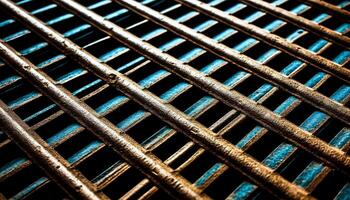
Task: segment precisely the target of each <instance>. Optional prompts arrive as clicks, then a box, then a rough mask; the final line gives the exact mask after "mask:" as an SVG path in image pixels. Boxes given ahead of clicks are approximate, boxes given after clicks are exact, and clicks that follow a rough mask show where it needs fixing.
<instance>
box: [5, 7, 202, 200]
mask: <svg viewBox="0 0 350 200" xmlns="http://www.w3.org/2000/svg"><path fill="white" fill-rule="evenodd" d="M7 3H9V5H11V6H16V5H15V4H13V3H11V2H7ZM7 53H8V55H2V58H3V59H4V60H5V61H6V62H7V63H8V64H9V65H10V66H12V67H14V69H15V70H16V71H17V72H18V73H20V74H21V75H22V76H23V77H24V78H26V79H27V80H28V81H29V82H31V83H32V84H33V86H35V87H36V88H37V89H38V90H40V91H41V92H42V93H43V94H45V95H46V96H48V97H49V98H50V99H51V100H52V101H54V102H55V103H57V105H58V106H60V107H61V108H62V109H63V110H65V111H66V112H67V113H68V114H69V115H71V116H72V117H73V118H75V119H76V120H77V121H78V122H80V123H81V124H82V125H83V126H85V128H86V129H88V130H90V131H91V132H93V133H95V134H96V136H98V137H99V138H100V139H101V140H102V141H104V142H105V143H106V144H109V145H110V146H111V147H112V148H113V149H114V150H115V151H117V152H118V153H119V154H120V156H121V157H123V158H124V159H125V160H126V161H127V162H129V163H130V164H131V165H133V166H134V167H136V168H137V169H138V170H140V171H141V172H142V173H143V174H145V175H146V176H147V177H148V178H149V179H151V180H152V181H153V182H154V183H155V184H156V185H158V186H159V187H161V188H163V189H164V190H165V191H167V192H169V194H170V195H173V196H174V197H177V198H179V197H182V198H188V199H205V198H206V196H205V195H199V194H198V193H197V192H196V189H195V188H194V187H193V186H192V185H191V184H190V183H188V182H187V180H185V179H183V178H181V177H180V176H179V175H176V174H175V173H173V172H172V170H171V169H170V168H169V167H168V166H166V165H164V164H162V162H161V161H160V160H159V159H156V158H155V157H154V156H153V155H152V154H150V153H149V152H147V151H146V150H145V149H144V148H142V147H141V146H140V145H139V144H138V143H136V142H135V141H134V140H133V139H131V138H130V137H128V136H127V135H125V134H123V132H121V131H120V130H119V129H117V128H116V127H115V126H114V125H113V124H112V123H110V122H109V121H108V120H106V119H105V118H102V117H99V116H98V114H97V113H96V112H95V111H94V110H92V109H91V108H90V107H88V106H87V105H86V104H85V103H83V102H81V101H79V100H78V99H77V98H76V97H74V96H73V95H71V94H70V93H69V92H67V91H65V89H64V88H62V87H60V86H58V85H56V84H55V83H53V82H52V80H51V79H50V78H49V77H47V75H45V74H44V73H42V72H39V71H38V69H37V68H36V67H35V66H34V65H33V64H31V63H30V62H29V61H28V60H26V59H24V58H23V57H20V56H19V55H17V54H16V53H14V51H11V52H7Z"/></svg>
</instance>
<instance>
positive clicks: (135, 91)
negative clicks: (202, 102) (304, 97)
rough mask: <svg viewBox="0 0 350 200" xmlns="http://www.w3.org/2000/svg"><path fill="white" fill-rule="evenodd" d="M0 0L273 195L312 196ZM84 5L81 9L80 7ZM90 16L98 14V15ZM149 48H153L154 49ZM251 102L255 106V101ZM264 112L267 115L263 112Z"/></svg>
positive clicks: (13, 11)
mask: <svg viewBox="0 0 350 200" xmlns="http://www.w3.org/2000/svg"><path fill="white" fill-rule="evenodd" d="M0 2H1V5H2V7H4V8H7V11H8V12H10V13H11V14H12V15H13V16H15V18H17V19H18V20H19V21H21V22H22V23H24V24H25V25H27V26H28V27H29V28H30V29H32V30H33V31H35V32H36V33H38V34H39V35H40V36H42V37H43V38H44V39H45V40H47V41H48V42H50V43H51V44H53V45H54V46H56V47H57V48H59V49H61V50H62V51H63V52H64V53H65V54H66V55H68V56H70V57H71V58H72V59H73V60H76V61H78V62H79V63H80V64H82V65H83V66H85V67H86V68H88V69H89V70H90V71H91V72H93V73H94V74H95V75H97V76H99V77H100V78H102V79H103V80H104V81H106V82H108V83H109V84H110V85H112V86H114V87H116V88H117V89H119V90H120V91H122V92H123V93H125V94H126V95H127V96H129V97H131V98H132V99H133V100H135V101H137V102H139V103H140V104H141V105H142V106H144V107H145V108H147V109H149V110H150V111H151V112H152V113H154V114H156V115H157V116H158V117H160V118H162V119H163V120H164V121H166V122H167V123H168V124H169V125H171V126H172V127H174V128H175V129H176V130H178V131H180V132H183V133H185V134H186V135H187V136H189V137H190V138H192V139H193V140H194V141H196V142H197V143H199V144H200V145H202V146H203V147H205V148H206V149H208V150H209V151H212V152H213V153H214V154H215V155H216V156H218V157H219V158H221V159H222V160H223V161H224V162H226V163H228V165H230V166H232V167H235V168H238V169H239V170H240V171H241V172H242V173H244V174H245V175H246V176H248V177H249V178H250V179H251V180H252V181H254V182H255V183H257V184H259V185H260V186H261V187H263V188H265V189H266V190H268V191H270V192H272V193H273V194H275V195H278V196H282V197H288V198H293V199H300V198H308V199H309V198H311V199H312V197H311V196H309V194H308V193H306V192H305V191H304V190H301V189H300V188H299V187H295V185H293V184H291V183H289V182H288V181H286V180H285V179H284V178H282V177H281V176H280V175H278V174H276V173H274V172H272V171H271V170H270V169H269V168H266V167H265V166H263V165H262V164H261V163H259V162H257V161H256V160H254V159H252V158H251V157H249V156H247V155H246V154H245V153H244V152H243V151H241V150H239V149H237V148H236V147H235V146H234V145H232V144H231V143H229V142H227V141H226V140H224V139H222V138H220V137H217V136H215V134H214V133H213V132H211V131H210V130H208V129H206V128H205V127H203V126H202V125H201V124H199V123H198V122H195V121H194V120H192V119H189V118H188V116H185V115H184V114H183V113H181V112H180V111H178V110H177V109H175V108H174V107H172V106H170V105H166V104H164V103H163V102H162V101H161V100H160V99H159V98H158V97H156V96H154V95H153V94H152V93H150V92H148V91H146V90H143V89H142V88H140V87H139V86H138V85H137V84H136V83H134V82H133V81H131V80H130V79H128V78H127V77H125V76H124V75H122V74H120V73H118V72H116V71H115V70H113V69H112V68H110V67H109V66H108V65H105V64H102V63H101V62H100V61H99V60H97V59H96V58H95V57H93V56H92V55H90V54H88V53H87V52H85V51H84V50H82V49H81V48H80V47H78V46H76V45H75V44H74V43H72V42H71V41H70V40H68V39H65V38H63V37H62V36H61V35H60V34H59V33H57V32H56V31H54V30H52V29H51V28H49V27H47V26H45V25H44V24H43V23H42V22H41V21H39V20H37V19H35V18H34V17H32V16H31V15H30V14H28V13H27V12H26V11H24V10H22V9H21V8H19V7H17V6H16V5H15V4H13V3H11V2H9V1H7V0H2V1H0ZM70 3H72V4H73V5H76V6H78V10H81V11H84V12H85V11H86V9H85V8H84V7H83V6H81V5H79V4H77V3H75V2H70ZM83 8H84V10H82V9H83ZM89 12H91V11H89ZM92 17H99V18H101V17H100V16H92ZM133 37H135V36H133ZM153 48H154V47H153ZM148 50H149V51H154V50H153V49H148ZM157 50H158V49H157ZM198 73H199V72H197V74H198ZM212 84H213V83H212ZM212 84H211V85H212ZM206 85H208V83H206ZM227 91H228V90H227ZM228 92H229V91H228ZM238 98H239V99H240V100H241V101H240V102H242V101H244V100H242V99H241V98H242V95H241V96H240V97H238ZM244 98H245V97H244ZM245 100H246V99H245ZM238 101H239V100H238ZM246 101H249V100H246ZM250 102H251V101H250ZM243 104H244V103H243ZM253 105H254V106H257V105H256V104H253ZM264 116H266V115H265V114H264ZM308 136H310V135H308ZM313 139H315V138H313ZM319 144H320V145H321V146H322V147H323V148H324V146H323V144H325V143H324V142H323V143H322V142H321V141H320V143H318V145H319ZM318 145H316V146H318ZM326 148H327V149H328V150H330V151H331V152H332V153H335V154H337V156H338V155H339V153H341V152H340V151H339V150H337V149H335V148H332V149H331V147H329V146H327V147H326ZM341 156H342V155H341ZM342 157H343V156H342ZM333 158H334V157H333ZM339 158H340V157H337V159H339ZM342 159H345V160H346V159H348V158H346V157H343V158H342ZM345 163H346V162H345Z"/></svg>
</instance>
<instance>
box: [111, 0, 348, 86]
mask: <svg viewBox="0 0 350 200" xmlns="http://www.w3.org/2000/svg"><path fill="white" fill-rule="evenodd" d="M175 1H177V2H179V3H181V4H183V5H186V6H188V7H190V8H192V9H194V10H196V11H198V12H200V13H202V14H205V15H207V16H209V17H212V18H213V19H215V20H218V21H220V22H222V23H224V24H226V25H228V26H231V27H232V28H234V29H237V30H239V31H242V32H244V33H246V34H248V35H249V36H251V37H253V38H255V39H258V40H260V41H261V42H264V43H266V44H268V45H272V46H273V47H276V48H277V49H279V50H281V51H283V52H285V53H288V54H290V55H292V56H294V57H296V58H297V59H300V60H302V61H304V62H306V63H308V64H310V65H312V66H314V67H316V68H318V69H320V70H322V71H324V72H326V73H329V74H331V75H333V76H335V77H338V78H340V79H342V80H344V81H345V82H347V83H350V70H349V69H347V68H345V67H342V66H340V65H338V64H336V63H334V62H332V61H330V60H328V59H326V58H324V57H322V56H319V55H317V54H314V53H312V52H310V51H309V50H307V49H305V48H304V47H302V46H299V45H297V44H293V43H291V42H288V41H287V40H286V39H284V38H282V37H280V36H278V35H275V34H272V33H270V32H268V31H266V30H264V29H262V28H260V27H258V26H256V25H253V24H250V23H248V22H246V21H244V20H241V19H239V18H238V17H235V16H233V15H230V14H228V13H226V12H224V11H222V10H220V9H217V8H215V7H213V6H210V5H209V4H206V3H202V2H200V1H198V0H175ZM115 2H118V3H119V4H122V5H124V6H126V7H127V8H129V9H131V10H134V11H135V12H138V13H139V14H141V15H142V16H145V17H147V18H151V17H152V18H153V19H154V20H153V21H155V20H157V22H158V23H161V22H160V21H159V14H156V15H153V14H154V13H156V12H154V11H153V12H151V13H150V12H146V10H141V8H142V9H144V8H148V7H146V6H143V5H142V4H139V3H135V1H128V0H123V1H115ZM140 5H141V6H140ZM149 9H150V8H148V10H147V11H149ZM162 17H163V16H162ZM162 24H164V25H165V23H162ZM172 25H174V26H177V24H176V25H175V24H172ZM189 34H190V33H189ZM190 35H193V34H192V33H191V34H190ZM186 37H188V36H186ZM204 40H206V39H204ZM209 49H211V48H209Z"/></svg>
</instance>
